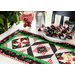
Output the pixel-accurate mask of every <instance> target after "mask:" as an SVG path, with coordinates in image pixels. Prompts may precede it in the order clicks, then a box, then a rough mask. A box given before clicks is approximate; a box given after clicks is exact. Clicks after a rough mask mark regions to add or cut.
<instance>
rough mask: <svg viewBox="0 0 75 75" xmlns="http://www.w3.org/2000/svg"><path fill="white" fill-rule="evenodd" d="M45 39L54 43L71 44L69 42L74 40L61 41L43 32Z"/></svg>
mask: <svg viewBox="0 0 75 75" xmlns="http://www.w3.org/2000/svg"><path fill="white" fill-rule="evenodd" d="M43 37H44V38H45V39H47V40H49V41H52V42H58V43H63V42H69V41H71V40H73V39H71V40H70V39H67V40H61V39H59V38H57V37H50V36H46V34H45V33H44V32H43ZM73 38H74V37H73Z"/></svg>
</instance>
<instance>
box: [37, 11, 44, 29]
mask: <svg viewBox="0 0 75 75" xmlns="http://www.w3.org/2000/svg"><path fill="white" fill-rule="evenodd" d="M44 24H45V12H44V11H37V12H36V27H38V28H41V27H42V25H44Z"/></svg>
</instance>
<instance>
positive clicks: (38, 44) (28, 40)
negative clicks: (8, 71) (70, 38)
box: [0, 30, 75, 64]
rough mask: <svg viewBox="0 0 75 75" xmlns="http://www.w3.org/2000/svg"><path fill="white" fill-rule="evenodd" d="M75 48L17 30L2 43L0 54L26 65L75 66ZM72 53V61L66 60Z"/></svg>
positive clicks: (0, 44) (71, 45)
mask: <svg viewBox="0 0 75 75" xmlns="http://www.w3.org/2000/svg"><path fill="white" fill-rule="evenodd" d="M74 51H75V46H74V45H73V44H69V43H55V42H50V41H48V40H46V39H45V38H44V37H43V36H40V35H37V34H33V33H30V32H27V31H24V30H17V31H15V32H13V33H12V34H10V35H8V36H7V37H5V38H4V39H3V40H1V41H0V54H2V55H4V56H7V57H10V58H12V59H15V60H17V61H20V62H23V63H25V64H74V63H75V52H74ZM67 53H70V54H71V55H72V61H70V62H67V61H65V60H64V55H65V54H67Z"/></svg>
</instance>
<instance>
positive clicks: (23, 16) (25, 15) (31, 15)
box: [20, 12, 34, 23]
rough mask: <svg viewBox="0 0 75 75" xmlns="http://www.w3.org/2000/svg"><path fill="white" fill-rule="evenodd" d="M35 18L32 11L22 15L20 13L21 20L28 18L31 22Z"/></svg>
mask: <svg viewBox="0 0 75 75" xmlns="http://www.w3.org/2000/svg"><path fill="white" fill-rule="evenodd" d="M33 18H34V14H32V12H24V13H23V14H22V15H20V21H22V20H24V19H26V20H27V22H30V23H31V22H32V20H33ZM24 21H25V20H24Z"/></svg>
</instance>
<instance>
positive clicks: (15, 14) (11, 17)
mask: <svg viewBox="0 0 75 75" xmlns="http://www.w3.org/2000/svg"><path fill="white" fill-rule="evenodd" d="M23 12H24V11H0V34H2V33H3V32H5V31H7V30H8V29H9V28H11V27H12V26H13V24H14V23H15V24H16V25H18V24H19V23H20V18H19V16H20V15H21V14H22V13H23Z"/></svg>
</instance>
